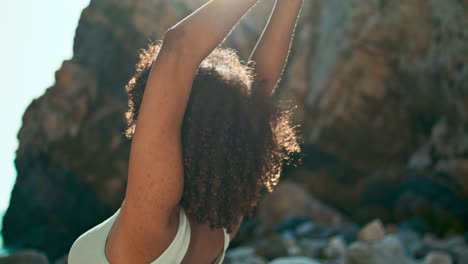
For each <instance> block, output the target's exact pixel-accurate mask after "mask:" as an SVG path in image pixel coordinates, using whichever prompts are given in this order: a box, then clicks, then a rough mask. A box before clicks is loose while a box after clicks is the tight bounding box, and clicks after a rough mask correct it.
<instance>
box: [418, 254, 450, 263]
mask: <svg viewBox="0 0 468 264" xmlns="http://www.w3.org/2000/svg"><path fill="white" fill-rule="evenodd" d="M424 264H452V257H450V255H447V254H445V253H440V252H432V253H430V254H429V255H427V257H426V258H425V259H424Z"/></svg>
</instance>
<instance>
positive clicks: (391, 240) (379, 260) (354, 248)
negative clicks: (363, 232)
mask: <svg viewBox="0 0 468 264" xmlns="http://www.w3.org/2000/svg"><path fill="white" fill-rule="evenodd" d="M346 263H347V264H409V263H411V262H410V261H409V260H408V258H407V257H406V254H405V250H404V249H403V246H402V244H401V241H400V240H399V239H398V238H397V237H396V236H393V235H391V236H387V237H385V238H384V239H383V240H380V241H376V242H360V241H358V242H355V243H353V244H351V246H350V247H349V248H348V253H347V256H346Z"/></svg>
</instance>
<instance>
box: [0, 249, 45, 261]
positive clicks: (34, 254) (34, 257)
mask: <svg viewBox="0 0 468 264" xmlns="http://www.w3.org/2000/svg"><path fill="white" fill-rule="evenodd" d="M0 264H49V260H48V259H47V256H46V255H44V254H43V253H40V252H38V251H35V250H24V251H18V252H15V253H12V254H11V255H9V256H7V257H0Z"/></svg>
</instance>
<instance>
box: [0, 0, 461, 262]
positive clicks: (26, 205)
mask: <svg viewBox="0 0 468 264" xmlns="http://www.w3.org/2000/svg"><path fill="white" fill-rule="evenodd" d="M204 2H205V1H203V0H191V1H184V0H171V1H169V0H164V1H154V0H133V1H128V0H113V1H110V0H92V1H91V3H90V6H89V7H88V8H86V9H85V10H84V11H83V13H82V16H81V20H80V23H79V27H78V29H77V31H76V37H75V43H74V56H73V59H72V60H70V61H65V62H64V63H63V65H62V67H61V69H60V70H58V71H57V73H56V83H55V85H54V86H52V87H50V88H49V89H47V91H46V92H45V94H44V95H43V96H41V97H40V98H38V99H36V100H34V101H33V102H32V103H31V105H30V106H29V107H28V109H27V111H26V113H25V114H24V117H23V126H22V128H21V130H20V131H19V133H18V138H19V140H20V145H19V148H18V150H17V158H16V160H15V164H16V167H17V170H18V179H17V182H16V184H15V187H14V190H13V193H12V199H11V204H10V207H9V209H8V211H7V214H6V216H5V218H4V220H3V221H4V224H3V227H4V229H3V230H2V232H3V235H4V239H5V244H6V245H7V246H10V247H12V248H36V249H39V250H42V251H45V252H47V253H48V255H49V256H50V257H51V258H52V259H55V258H57V257H59V256H61V255H63V254H64V253H65V252H66V251H67V250H68V248H69V246H70V245H71V242H72V241H73V240H74V239H76V237H77V236H78V235H79V234H81V233H82V232H83V231H85V230H87V229H88V228H89V227H91V226H93V225H94V224H96V223H97V222H99V221H101V220H103V219H104V218H106V217H107V216H109V214H110V213H111V212H113V210H115V209H116V208H117V207H118V206H119V204H120V202H121V199H122V197H123V191H124V189H125V178H126V172H127V162H128V154H129V146H130V144H129V141H128V140H126V139H125V137H124V135H123V130H124V119H123V113H124V111H125V108H126V95H125V93H124V89H123V87H124V85H125V84H126V82H127V80H128V79H129V78H130V76H131V75H132V73H133V67H134V64H135V63H136V59H137V54H138V50H139V49H140V48H143V47H145V45H146V43H147V42H148V40H158V39H160V38H161V37H162V33H163V32H164V30H165V29H167V28H168V27H170V26H172V25H173V24H175V23H176V22H177V21H178V20H179V19H180V18H182V17H183V16H185V15H187V14H189V13H190V11H191V10H193V9H195V8H196V7H198V6H200V5H201V4H202V3H204ZM272 2H273V1H263V2H262V4H261V5H259V6H257V7H256V8H255V10H253V11H252V12H251V13H250V14H249V15H248V16H247V17H246V18H245V20H244V21H243V22H242V24H240V25H239V27H238V28H237V29H236V30H235V31H234V33H233V35H232V36H231V37H230V38H229V39H228V40H227V42H226V43H225V45H226V46H229V47H233V48H235V49H237V50H238V51H239V54H240V55H241V56H243V57H244V58H245V57H246V56H247V55H248V53H249V51H250V50H251V49H252V47H253V45H254V43H255V41H256V38H257V37H258V35H259V33H260V30H261V28H262V26H263V25H264V23H265V21H266V18H267V14H268V12H269V10H270V9H271V4H272ZM467 28H468V3H467V1H464V0H394V1H384V0H379V1H378V0H349V1H342V0H327V1H324V0H306V1H305V5H304V9H303V14H302V17H301V20H300V23H299V25H298V31H297V34H296V40H295V43H294V46H293V50H292V54H291V58H290V62H289V65H288V68H287V70H286V72H285V76H284V78H283V80H282V82H281V84H280V87H279V89H278V96H280V97H281V98H283V99H284V100H291V101H292V102H293V103H295V104H297V105H298V109H297V113H296V116H295V119H296V122H297V123H298V124H301V125H302V134H303V138H304V141H305V145H304V157H303V165H302V166H300V167H298V168H294V169H289V170H287V174H286V175H285V177H288V178H289V179H290V180H293V181H295V182H299V183H301V184H303V186H305V187H306V188H307V190H308V191H310V193H312V194H314V195H315V196H316V197H318V198H319V199H321V200H323V201H325V202H327V203H329V204H333V205H334V206H335V207H336V208H337V209H339V210H341V211H342V212H344V213H345V214H346V215H347V216H349V217H350V218H352V219H355V220H357V221H367V220H369V219H371V218H374V217H380V218H382V219H383V220H385V221H392V222H399V221H406V220H408V221H409V222H411V223H414V222H417V223H419V224H418V225H417V226H418V227H420V228H421V230H422V231H425V230H426V231H427V230H435V231H439V232H445V231H449V230H451V231H457V232H460V231H466V230H468V225H467V223H468V198H467V197H468V86H467V84H468V45H467V43H468V31H467V30H466V29H467ZM337 194H339V195H337ZM415 219H418V220H415Z"/></svg>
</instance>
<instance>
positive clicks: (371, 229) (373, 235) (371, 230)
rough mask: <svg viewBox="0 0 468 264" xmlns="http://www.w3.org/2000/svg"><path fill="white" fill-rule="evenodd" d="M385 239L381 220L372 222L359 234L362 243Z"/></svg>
mask: <svg viewBox="0 0 468 264" xmlns="http://www.w3.org/2000/svg"><path fill="white" fill-rule="evenodd" d="M384 237H385V228H384V226H383V224H382V221H380V220H379V219H377V220H374V221H372V222H370V223H369V224H367V225H366V226H365V227H363V228H362V230H361V231H360V232H359V233H358V239H359V241H362V242H373V241H379V240H382V239H383V238H384Z"/></svg>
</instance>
